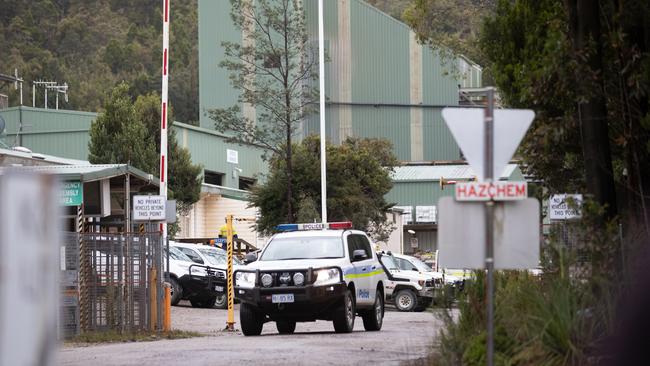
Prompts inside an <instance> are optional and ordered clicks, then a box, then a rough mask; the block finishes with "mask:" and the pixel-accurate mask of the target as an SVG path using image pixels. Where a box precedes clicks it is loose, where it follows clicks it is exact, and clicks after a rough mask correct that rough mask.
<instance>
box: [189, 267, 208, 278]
mask: <svg viewBox="0 0 650 366" xmlns="http://www.w3.org/2000/svg"><path fill="white" fill-rule="evenodd" d="M190 273H191V274H193V275H197V276H205V275H206V273H205V268H202V267H192V268H191V269H190Z"/></svg>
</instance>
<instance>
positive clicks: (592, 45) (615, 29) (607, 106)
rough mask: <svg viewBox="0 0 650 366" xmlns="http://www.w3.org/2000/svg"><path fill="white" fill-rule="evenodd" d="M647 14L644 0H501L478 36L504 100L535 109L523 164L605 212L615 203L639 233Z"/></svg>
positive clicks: (644, 208)
mask: <svg viewBox="0 0 650 366" xmlns="http://www.w3.org/2000/svg"><path fill="white" fill-rule="evenodd" d="M648 17H650V5H649V4H648V3H647V1H629V2H625V3H620V2H616V1H612V0H600V1H595V2H594V1H582V0H567V1H565V2H564V3H561V2H558V1H553V0H543V1H530V0H518V1H514V2H512V1H500V2H499V5H498V9H497V12H496V14H495V16H494V17H493V18H491V19H489V20H488V21H487V22H486V23H485V26H484V28H483V32H482V36H481V48H482V50H483V51H484V52H485V54H486V56H487V57H488V59H489V60H490V62H491V68H492V72H493V75H494V78H495V81H496V83H497V86H498V87H499V89H500V91H501V93H502V96H503V97H504V99H505V100H506V102H507V104H509V105H512V106H521V107H526V108H533V109H535V110H536V111H537V118H536V120H535V123H534V125H533V127H532V129H531V131H529V133H528V135H527V138H526V139H525V140H524V142H523V144H522V149H521V152H522V153H523V156H524V158H525V162H526V163H527V164H529V168H530V169H531V173H533V174H534V175H535V176H537V177H539V178H541V179H543V180H544V185H545V186H546V187H548V188H550V189H551V190H552V191H555V192H564V191H567V187H570V188H569V189H575V190H579V191H583V192H585V193H588V194H589V195H590V196H591V197H592V198H593V199H594V201H595V202H597V203H598V204H600V205H601V206H603V207H604V216H603V217H604V218H605V219H610V218H613V217H615V216H616V215H617V213H619V212H620V213H622V214H623V218H624V219H625V220H626V222H627V224H626V228H625V232H628V233H630V234H631V236H633V235H639V234H640V235H645V236H646V237H647V235H648V234H649V233H650V219H649V217H650V195H648V193H647V192H649V191H650V145H649V141H650V124H649V123H648V121H650V113H649V109H650V108H648V107H649V104H650V73H648V70H650V43H649V42H648V41H647V40H648V39H650V30H648V27H647V22H646V21H645V20H646V19H648ZM616 191H618V193H619V194H618V196H617V194H616V193H617V192H616ZM639 231H641V232H639ZM636 240H638V239H636ZM636 240H635V241H636Z"/></svg>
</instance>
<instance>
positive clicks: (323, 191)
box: [318, 0, 327, 224]
mask: <svg viewBox="0 0 650 366" xmlns="http://www.w3.org/2000/svg"><path fill="white" fill-rule="evenodd" d="M318 93H319V94H320V103H319V109H320V110H319V112H320V113H319V115H320V197H321V219H322V221H323V224H325V223H326V222H327V168H326V167H327V164H326V155H327V150H326V144H325V142H326V137H327V136H326V135H325V26H324V25H323V0H318Z"/></svg>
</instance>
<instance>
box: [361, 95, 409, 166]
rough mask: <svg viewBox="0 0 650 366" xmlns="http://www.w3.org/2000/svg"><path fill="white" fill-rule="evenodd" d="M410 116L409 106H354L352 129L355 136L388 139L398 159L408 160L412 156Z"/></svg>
mask: <svg viewBox="0 0 650 366" xmlns="http://www.w3.org/2000/svg"><path fill="white" fill-rule="evenodd" d="M348 108H349V107H348ZM410 118H411V111H410V109H409V108H400V107H372V106H363V107H354V109H353V110H352V131H353V134H354V136H362V137H373V138H383V139H387V140H388V141H390V142H391V143H392V144H393V152H394V153H395V155H396V156H397V159H399V160H402V161H407V160H410V156H411V131H410V122H411V119H410Z"/></svg>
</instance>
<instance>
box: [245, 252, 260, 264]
mask: <svg viewBox="0 0 650 366" xmlns="http://www.w3.org/2000/svg"><path fill="white" fill-rule="evenodd" d="M256 260H257V253H246V255H245V256H244V263H246V264H248V263H251V262H255V261H256Z"/></svg>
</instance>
